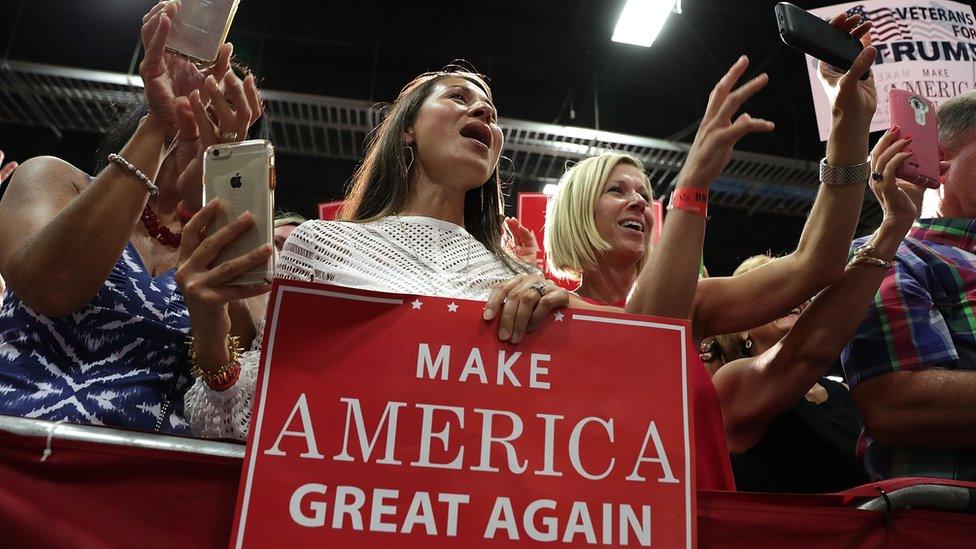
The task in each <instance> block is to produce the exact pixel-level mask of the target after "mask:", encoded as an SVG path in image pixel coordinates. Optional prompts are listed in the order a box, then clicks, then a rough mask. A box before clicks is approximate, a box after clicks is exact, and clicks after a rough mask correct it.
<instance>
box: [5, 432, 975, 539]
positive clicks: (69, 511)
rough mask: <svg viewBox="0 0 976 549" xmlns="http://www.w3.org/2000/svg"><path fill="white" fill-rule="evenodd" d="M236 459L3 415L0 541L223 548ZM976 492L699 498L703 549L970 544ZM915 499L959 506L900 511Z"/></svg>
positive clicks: (198, 446)
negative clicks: (720, 548) (967, 511)
mask: <svg viewBox="0 0 976 549" xmlns="http://www.w3.org/2000/svg"><path fill="white" fill-rule="evenodd" d="M243 453H244V448H243V446H241V445H238V444H231V443H224V442H212V441H202V440H194V439H186V438H180V437H170V436H162V435H152V434H143V433H136V432H130V431H119V430H115V429H106V428H100V427H92V426H85V425H70V424H66V423H57V424H56V423H51V422H46V421H38V420H30V419H23V418H13V417H7V416H0V540H2V545H3V546H4V547H139V548H140V549H146V548H151V547H166V548H172V547H224V546H226V544H227V541H228V539H229V538H230V530H231V522H232V520H233V515H234V503H235V499H236V497H237V486H238V477H239V475H240V470H241V458H242V456H243ZM45 454H47V455H46V457H45ZM923 485H924V489H920V488H919V487H920V486H923ZM882 490H883V491H884V495H882ZM973 494H976V484H974V483H960V482H951V481H943V480H933V479H896V480H892V481H887V482H884V483H877V484H871V485H866V486H862V487H859V488H856V489H854V490H850V491H848V492H844V493H841V494H824V495H788V494H783V495H779V494H749V493H733V492H708V491H702V492H699V494H698V540H699V546H700V547H730V548H731V547H735V548H742V547H749V548H766V547H769V548H776V549H798V548H807V547H809V548H818V549H819V548H824V547H830V548H834V547H842V548H846V547H858V548H861V547H866V548H873V547H885V548H889V547H890V548H902V547H904V548H920V547H937V548H939V549H951V548H956V547H960V548H962V547H971V546H972V545H973V541H972V540H971V539H970V538H971V537H972V535H973V534H974V533H976V515H973V514H969V513H966V512H963V510H964V509H971V508H972V507H973V502H974V501H976V497H973ZM913 498H914V499H915V500H916V501H921V502H923V503H925V504H926V505H928V506H932V504H935V506H939V507H948V508H950V509H956V510H927V509H919V508H910V509H904V508H901V507H902V506H904V505H905V502H906V501H908V502H909V503H911V500H912V499H913ZM287 546H288V540H282V547H287Z"/></svg>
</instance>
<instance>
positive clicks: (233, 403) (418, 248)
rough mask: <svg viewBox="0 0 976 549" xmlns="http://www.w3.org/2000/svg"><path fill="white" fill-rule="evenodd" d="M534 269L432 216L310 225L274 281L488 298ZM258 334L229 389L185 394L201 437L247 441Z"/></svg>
mask: <svg viewBox="0 0 976 549" xmlns="http://www.w3.org/2000/svg"><path fill="white" fill-rule="evenodd" d="M530 270H531V268H530V267H525V268H524V270H521V271H516V270H513V269H510V268H508V267H507V266H506V265H505V264H504V263H503V262H502V261H501V260H500V259H498V258H497V257H496V256H495V255H494V254H492V253H491V252H490V251H488V249H487V248H485V246H484V245H483V244H481V243H480V242H478V241H477V240H476V239H475V238H474V237H473V236H471V234H469V233H468V232H467V231H466V230H464V228H462V227H459V226H458V225H455V224H453V223H448V222H446V221H440V220H437V219H432V218H429V217H385V218H382V219H379V220H376V221H371V222H368V223H346V222H338V221H318V220H315V221H307V222H305V223H303V224H302V225H301V226H299V227H298V228H296V229H295V230H294V232H292V234H291V236H289V237H288V241H287V242H285V245H284V248H283V249H282V252H281V256H280V257H279V258H278V264H277V271H276V276H278V277H279V278H286V279H293V280H306V281H314V282H323V283H328V284H335V285H338V286H347V287H351V288H361V289H364V290H374V291H380V292H392V293H403V294H419V295H430V296H439V297H450V298H458V299H473V300H480V301H484V300H487V299H488V296H489V295H490V294H491V290H492V288H493V287H494V286H495V285H496V284H497V283H499V282H502V281H504V280H508V279H510V278H512V277H513V276H515V275H516V274H519V273H520V272H527V271H530ZM260 342H261V337H260V334H259V335H258V337H256V338H255V344H254V347H253V348H252V350H251V351H248V352H245V353H243V354H242V356H241V359H240V363H241V376H240V379H239V380H238V382H237V384H235V385H234V386H233V387H231V388H229V389H227V390H225V391H220V392H218V391H214V390H212V389H210V387H208V386H207V384H206V383H204V382H203V381H202V380H200V379H197V380H196V383H195V384H194V385H193V387H191V388H190V390H189V391H188V392H187V393H186V396H185V397H184V401H185V405H186V409H185V413H186V420H187V422H188V423H189V424H190V428H191V429H192V431H193V433H194V434H195V435H196V436H199V437H207V438H232V439H239V440H244V439H246V438H247V430H248V426H249V424H250V422H251V404H252V399H253V397H254V385H255V381H256V379H257V369H258V362H259V358H260V348H259V346H260Z"/></svg>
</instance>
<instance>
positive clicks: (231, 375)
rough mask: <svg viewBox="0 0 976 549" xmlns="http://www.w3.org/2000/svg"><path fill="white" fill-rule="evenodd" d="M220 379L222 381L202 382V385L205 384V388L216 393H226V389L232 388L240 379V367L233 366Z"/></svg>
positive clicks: (237, 365)
mask: <svg viewBox="0 0 976 549" xmlns="http://www.w3.org/2000/svg"><path fill="white" fill-rule="evenodd" d="M221 377H222V378H223V379H220V380H213V381H207V380H204V383H206V384H207V387H210V389H211V390H214V391H217V392H218V393H219V392H222V391H226V390H227V389H230V388H231V387H233V386H234V385H235V384H236V383H237V380H238V379H240V377H241V367H240V365H239V364H235V365H234V366H233V367H232V368H231V369H230V371H228V372H227V374H226V375H224V376H221Z"/></svg>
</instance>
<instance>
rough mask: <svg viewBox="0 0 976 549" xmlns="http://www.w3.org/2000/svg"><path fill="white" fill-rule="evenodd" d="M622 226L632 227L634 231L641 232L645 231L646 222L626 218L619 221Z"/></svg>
mask: <svg viewBox="0 0 976 549" xmlns="http://www.w3.org/2000/svg"><path fill="white" fill-rule="evenodd" d="M618 225H620V226H621V227H623V228H625V229H630V230H632V231H637V232H639V233H641V234H643V233H644V222H643V221H641V220H639V219H625V220H623V221H621V222H620V223H618Z"/></svg>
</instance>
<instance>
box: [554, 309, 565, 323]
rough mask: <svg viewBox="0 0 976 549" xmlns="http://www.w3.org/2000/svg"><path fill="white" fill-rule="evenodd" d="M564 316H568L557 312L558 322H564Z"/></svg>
mask: <svg viewBox="0 0 976 549" xmlns="http://www.w3.org/2000/svg"><path fill="white" fill-rule="evenodd" d="M564 316H566V315H564V314H563V313H562V312H559V311H557V312H556V322H562V321H563V317H564Z"/></svg>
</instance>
